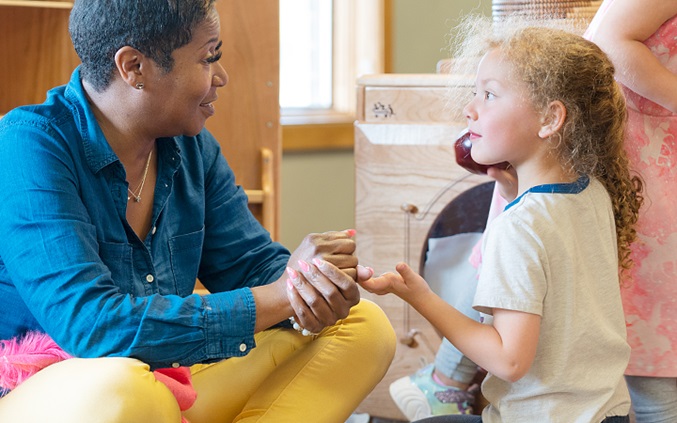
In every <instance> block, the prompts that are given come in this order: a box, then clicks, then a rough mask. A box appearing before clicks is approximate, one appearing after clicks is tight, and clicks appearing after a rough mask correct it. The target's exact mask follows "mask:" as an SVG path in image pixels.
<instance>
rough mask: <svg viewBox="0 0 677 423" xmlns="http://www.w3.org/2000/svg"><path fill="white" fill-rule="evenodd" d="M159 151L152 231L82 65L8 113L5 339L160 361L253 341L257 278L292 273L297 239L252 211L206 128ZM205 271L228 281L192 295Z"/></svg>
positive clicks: (242, 347)
mask: <svg viewBox="0 0 677 423" xmlns="http://www.w3.org/2000/svg"><path fill="white" fill-rule="evenodd" d="M157 157H158V175H157V183H156V187H155V200H154V203H153V217H152V229H151V231H150V232H149V234H148V236H147V237H146V239H143V240H141V239H139V238H138V237H137V236H136V234H135V233H134V231H133V230H132V229H131V227H130V226H129V224H128V223H127V220H126V207H127V182H126V178H125V170H124V168H123V166H122V164H121V163H120V161H119V159H118V157H117V156H116V155H115V153H114V152H113V150H112V149H111V147H110V145H109V144H108V142H107V141H106V138H105V137H104V135H103V132H102V131H101V129H100V127H99V125H98V124H97V122H96V120H95V118H94V114H93V112H92V109H91V108H90V106H89V103H88V101H87V99H86V96H85V93H84V91H83V88H82V84H81V82H80V73H79V70H78V69H76V70H75V72H74V73H73V75H72V78H71V80H70V82H69V83H68V85H65V86H62V87H57V88H55V89H53V90H51V91H49V92H48V94H47V99H46V101H45V102H44V103H43V104H41V105H34V106H26V107H20V108H18V109H15V110H13V111H11V112H9V113H8V114H7V115H6V116H5V117H4V118H3V119H2V120H0V314H1V315H2V318H1V319H0V339H9V338H12V337H14V336H17V335H20V334H23V333H24V332H26V331H28V330H39V331H44V332H46V333H48V334H49V335H50V336H51V337H52V338H53V339H54V340H55V341H56V342H57V343H58V344H59V345H60V346H61V347H62V348H63V349H64V350H66V351H67V352H69V353H70V354H73V355H75V356H79V357H101V356H124V357H135V358H138V359H140V360H142V361H144V362H146V363H148V364H150V365H151V366H152V367H153V368H157V367H169V366H171V365H176V364H177V363H178V364H179V365H191V364H194V363H198V362H211V361H216V360H219V359H223V358H226V357H232V356H242V355H245V354H247V353H248V352H249V350H250V349H251V348H253V347H254V338H253V333H254V323H255V316H256V311H255V304H254V299H253V296H252V293H251V290H250V287H253V286H257V285H264V284H267V283H270V282H272V281H274V280H276V279H277V278H278V277H280V275H281V274H282V272H284V268H285V265H286V263H287V261H288V259H289V252H288V251H287V250H286V249H285V248H284V247H282V246H281V245H280V244H277V243H275V242H272V241H271V239H270V236H269V234H268V233H267V232H266V231H265V229H264V228H262V227H261V225H260V224H259V223H258V222H257V220H256V219H255V218H254V217H253V216H252V214H251V213H250V211H249V209H248V207H247V197H246V194H245V193H244V191H243V190H242V188H241V187H239V186H237V185H236V184H235V177H234V175H233V172H232V170H231V169H230V167H229V166H228V164H227V163H226V160H225V158H224V157H223V155H222V154H221V151H220V149H219V145H218V143H217V142H216V140H215V139H214V137H213V136H212V135H211V134H210V133H209V132H207V130H203V131H202V132H201V133H200V134H199V135H197V136H196V137H186V136H178V137H173V138H164V139H158V140H157ZM197 277H199V278H200V281H201V282H202V283H203V284H204V285H205V286H206V287H207V288H208V289H209V290H210V291H211V292H215V293H214V294H210V295H207V296H204V297H200V296H199V295H195V294H192V292H193V287H194V285H195V280H196V278H197Z"/></svg>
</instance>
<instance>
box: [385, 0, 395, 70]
mask: <svg viewBox="0 0 677 423" xmlns="http://www.w3.org/2000/svg"><path fill="white" fill-rule="evenodd" d="M383 68H384V69H383V72H384V73H392V71H393V0H383Z"/></svg>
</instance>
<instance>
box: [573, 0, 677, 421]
mask: <svg viewBox="0 0 677 423" xmlns="http://www.w3.org/2000/svg"><path fill="white" fill-rule="evenodd" d="M676 36H677V2H674V1H664V0H605V1H604V2H603V3H602V5H601V6H600V8H599V11H598V13H597V14H596V15H595V18H594V19H593V21H592V23H591V24H590V27H589V29H588V31H587V33H586V37H588V38H589V39H591V40H592V41H594V42H595V43H597V44H598V45H599V46H600V47H601V48H602V49H603V50H604V51H606V52H607V54H608V55H609V56H610V57H611V60H613V62H614V64H615V66H616V68H617V69H618V73H617V77H616V78H617V80H618V82H619V83H621V84H622V86H623V90H624V93H625V96H626V98H627V102H628V131H627V136H626V140H625V145H626V149H627V151H628V157H629V158H630V162H631V164H632V166H633V168H634V169H635V170H636V171H638V172H639V173H640V174H641V176H642V178H643V179H644V181H645V186H646V199H647V201H646V202H645V205H644V206H643V207H642V210H641V212H640V215H639V221H638V225H637V234H638V241H639V242H637V243H636V244H635V245H634V246H633V249H632V254H633V259H634V261H635V263H637V265H636V266H635V268H634V269H633V270H632V274H631V278H630V280H629V281H628V283H626V285H625V286H624V287H623V289H622V291H621V293H622V294H623V307H624V309H625V318H626V321H627V327H628V341H629V342H630V346H631V347H632V354H631V355H630V363H629V365H628V369H627V370H626V380H627V383H628V388H629V390H630V396H631V397H632V407H633V410H634V412H635V416H636V419H637V422H638V423H649V422H650V423H659V422H674V421H677V356H675V353H674V351H675V349H676V348H677V330H676V325H677V302H676V301H675V297H676V296H677V259H676V256H675V247H676V246H677V237H675V235H676V234H677V203H675V196H674V185H675V178H676V177H677V149H676V148H675V135H676V134H677V62H676V61H675V48H676V47H677V42H676V38H675V37H676Z"/></svg>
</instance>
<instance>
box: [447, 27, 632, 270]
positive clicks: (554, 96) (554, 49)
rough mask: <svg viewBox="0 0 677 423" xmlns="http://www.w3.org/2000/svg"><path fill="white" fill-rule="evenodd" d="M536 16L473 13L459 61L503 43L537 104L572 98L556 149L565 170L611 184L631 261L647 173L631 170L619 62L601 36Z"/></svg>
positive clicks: (622, 256) (623, 252)
mask: <svg viewBox="0 0 677 423" xmlns="http://www.w3.org/2000/svg"><path fill="white" fill-rule="evenodd" d="M528 23H529V24H533V22H528ZM529 24H526V25H525V24H523V25H521V26H520V25H515V23H514V22H512V23H510V24H507V23H505V24H503V25H496V24H494V25H489V26H487V25H486V22H484V23H483V21H482V19H480V18H474V20H473V18H469V19H468V20H466V22H465V25H464V29H465V30H466V32H465V33H463V32H461V34H462V36H463V37H464V38H463V43H462V48H461V49H460V50H459V51H458V52H457V55H458V56H457V57H460V58H463V59H462V60H460V61H459V63H461V64H464V65H466V66H468V65H470V64H472V63H476V62H477V60H479V58H480V57H481V56H482V55H483V54H484V53H485V52H487V51H489V50H494V49H497V50H499V51H500V52H501V54H502V56H503V57H504V58H506V59H507V60H508V61H509V62H510V64H511V68H512V72H513V75H512V76H513V77H515V78H517V79H519V80H521V81H523V82H524V83H525V84H526V86H527V87H528V93H529V94H528V95H529V96H530V100H531V101H532V102H533V104H534V105H535V107H536V109H537V110H545V109H546V107H547V106H548V104H550V103H551V102H553V101H561V102H562V103H563V104H564V106H565V107H566V110H567V115H566V119H565V122H564V125H563V127H562V129H561V130H560V131H559V133H558V134H556V137H557V139H553V140H550V141H551V145H552V146H553V154H555V155H556V156H557V157H558V158H559V161H560V163H561V164H562V167H563V169H564V170H565V171H567V172H571V173H573V174H578V175H590V176H592V177H595V178H597V179H598V180H599V181H601V182H602V184H603V185H604V186H605V187H606V190H607V192H608V193H609V196H610V198H611V202H612V206H613V211H614V218H615V222H616V235H617V242H618V259H619V264H620V266H621V268H622V269H629V268H630V267H631V266H632V260H631V258H630V244H631V243H632V242H633V241H634V240H635V239H636V237H637V234H636V232H635V228H634V226H635V224H636V222H637V216H638V213H639V209H640V206H641V205H642V201H643V197H642V194H641V192H642V181H641V179H640V177H639V176H638V175H636V174H635V175H633V174H631V172H630V169H629V162H628V158H627V156H626V152H625V149H624V146H623V144H624V137H625V126H626V121H627V111H626V108H625V98H624V97H623V94H622V92H621V89H620V87H619V85H618V84H617V83H616V81H615V79H614V71H615V70H614V66H613V64H612V63H611V60H610V59H609V58H608V57H607V56H606V54H605V53H604V52H602V50H601V49H600V48H599V47H598V46H597V45H596V44H594V43H592V42H590V41H588V40H586V39H584V38H583V37H581V36H580V35H577V34H575V33H573V32H570V31H568V30H563V29H559V28H553V27H546V26H533V25H529ZM468 31H470V32H468ZM472 31H474V32H472ZM478 31H479V32H478ZM459 53H460V54H459ZM457 71H458V70H457ZM465 73H466V74H467V70H466V71H465Z"/></svg>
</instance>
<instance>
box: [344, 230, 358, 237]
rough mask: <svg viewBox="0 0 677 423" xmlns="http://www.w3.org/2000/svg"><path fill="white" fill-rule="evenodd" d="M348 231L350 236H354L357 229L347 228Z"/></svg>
mask: <svg viewBox="0 0 677 423" xmlns="http://www.w3.org/2000/svg"><path fill="white" fill-rule="evenodd" d="M346 233H347V234H348V236H349V237H354V236H355V234H356V233H357V231H356V230H355V229H347V230H346Z"/></svg>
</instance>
